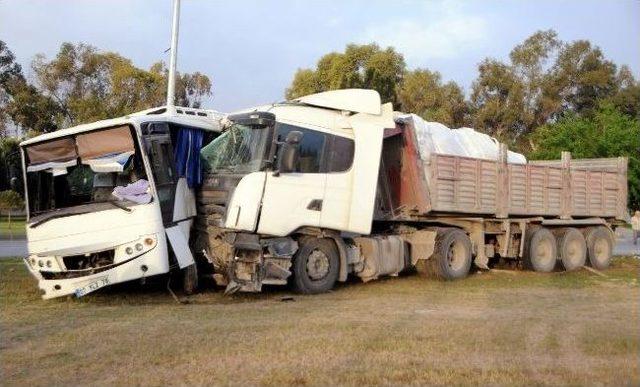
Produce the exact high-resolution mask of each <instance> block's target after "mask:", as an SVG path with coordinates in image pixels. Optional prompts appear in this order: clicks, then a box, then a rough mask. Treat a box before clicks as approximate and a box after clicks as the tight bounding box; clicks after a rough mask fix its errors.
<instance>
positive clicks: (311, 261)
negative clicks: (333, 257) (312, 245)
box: [307, 250, 329, 281]
mask: <svg viewBox="0 0 640 387" xmlns="http://www.w3.org/2000/svg"><path fill="white" fill-rule="evenodd" d="M307 274H308V275H309V278H311V279H312V280H314V281H318V280H321V279H323V278H325V277H326V276H328V275H329V256H327V254H325V253H324V252H322V251H320V250H313V252H311V254H309V258H308V259H307Z"/></svg>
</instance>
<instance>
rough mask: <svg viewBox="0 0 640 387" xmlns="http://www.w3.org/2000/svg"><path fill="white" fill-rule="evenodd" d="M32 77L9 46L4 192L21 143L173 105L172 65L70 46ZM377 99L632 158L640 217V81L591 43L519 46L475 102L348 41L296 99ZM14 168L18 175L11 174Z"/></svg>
mask: <svg viewBox="0 0 640 387" xmlns="http://www.w3.org/2000/svg"><path fill="white" fill-rule="evenodd" d="M31 68H32V73H33V79H32V80H27V79H26V77H25V75H24V73H23V70H22V67H21V66H20V65H19V64H18V63H16V61H15V57H14V55H13V54H12V53H11V51H10V50H9V48H8V47H7V45H6V44H5V43H4V42H2V41H0V133H1V134H2V135H3V140H2V144H0V161H1V162H0V176H2V177H3V178H2V179H0V191H1V190H3V189H7V187H6V186H7V184H8V183H7V181H8V179H5V178H4V177H7V176H9V174H10V173H11V169H12V168H14V169H15V160H14V159H15V156H16V152H15V150H16V147H17V141H16V140H12V139H6V138H4V137H6V132H7V130H8V128H10V127H11V126H18V127H20V128H22V129H24V130H25V131H26V132H27V135H32V134H37V133H42V132H48V131H52V130H56V129H58V128H61V127H67V126H73V125H78V124H81V123H87V122H92V121H96V120H100V119H105V118H112V117H118V116H122V115H125V114H127V113H131V112H134V111H138V110H143V109H146V108H150V107H153V106H160V105H162V104H164V101H165V90H166V82H167V68H166V66H165V65H164V63H162V62H158V63H156V64H154V65H152V66H151V67H150V68H149V69H141V68H138V67H136V66H134V65H133V64H132V62H131V61H130V60H129V59H127V58H124V57H122V56H120V55H119V54H117V53H113V52H102V51H99V50H98V49H96V48H95V47H92V46H90V45H86V44H82V43H80V44H71V43H64V44H63V45H62V46H61V47H60V51H59V52H58V54H57V55H56V56H55V58H53V59H50V60H48V59H47V58H46V57H44V56H43V55H37V56H36V57H35V59H34V60H33V62H32V64H31ZM353 87H356V88H370V89H375V90H377V91H378V92H379V93H380V95H381V97H382V100H383V101H384V102H392V103H393V104H394V108H395V109H396V110H399V111H404V112H411V113H416V114H418V115H420V116H422V117H423V118H425V119H427V120H430V121H438V122H442V123H444V124H445V125H447V126H449V127H452V128H456V127H462V126H471V127H473V128H475V129H477V130H479V131H482V132H485V133H487V134H490V135H492V136H494V137H496V138H498V139H499V140H500V141H503V142H506V143H507V144H508V145H509V146H510V147H511V148H512V149H515V150H517V151H519V152H522V153H524V154H525V155H526V156H527V157H529V158H532V159H535V158H559V157H560V151H562V150H568V151H571V152H572V153H573V154H574V156H575V157H616V156H627V157H629V193H630V203H629V204H630V206H631V207H633V208H640V124H639V122H640V83H639V82H638V81H637V80H636V79H635V78H634V76H633V74H632V72H631V71H630V69H629V68H628V67H627V66H625V65H622V66H618V65H616V64H615V63H614V62H613V61H611V60H610V59H608V58H606V57H605V55H604V54H603V52H602V50H601V49H600V48H599V47H597V46H595V45H593V44H592V43H591V42H589V41H588V40H577V41H573V42H565V41H563V40H561V39H560V38H559V37H558V34H557V33H556V32H555V31H553V30H547V31H538V32H536V33H534V34H533V35H531V36H530V37H528V38H527V39H525V40H524V41H523V42H522V43H520V44H518V45H516V46H515V47H514V48H513V49H512V50H511V52H510V53H509V59H508V60H506V61H500V60H497V59H493V58H486V59H484V60H482V61H481V62H480V63H479V64H478V74H477V77H476V79H475V80H474V81H473V82H472V84H471V87H470V89H469V91H468V93H465V91H464V90H463V88H462V87H461V86H460V85H459V84H457V83H456V82H455V81H445V80H443V78H442V75H441V74H440V73H439V72H438V71H434V70H432V69H427V68H416V69H409V68H408V67H407V65H406V63H405V60H404V57H403V55H402V54H401V53H399V52H397V51H396V50H395V49H394V48H393V47H387V48H382V47H380V46H379V45H377V44H375V43H372V44H364V45H356V44H349V45H347V46H346V48H345V50H344V52H331V53H328V54H326V55H323V56H322V57H321V58H320V59H319V60H318V62H317V64H316V66H315V67H314V68H312V69H299V70H298V71H297V72H296V73H295V74H294V76H293V80H292V82H291V84H290V85H289V87H288V88H287V89H286V90H285V96H286V98H287V99H293V98H296V97H299V96H302V95H306V94H311V93H317V92H321V91H326V90H333V89H341V88H353ZM211 89H212V85H211V81H210V79H209V78H208V77H207V76H206V75H204V74H202V73H199V72H194V73H184V74H179V76H178V77H177V86H176V92H177V95H176V103H177V104H178V105H182V106H193V107H198V106H200V104H201V103H202V100H203V99H204V98H205V97H208V96H209V95H211ZM12 165H13V166H12Z"/></svg>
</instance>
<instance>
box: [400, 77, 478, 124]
mask: <svg viewBox="0 0 640 387" xmlns="http://www.w3.org/2000/svg"><path fill="white" fill-rule="evenodd" d="M398 102H399V109H400V110H402V111H405V112H411V113H415V114H418V115H419V116H421V117H422V118H424V119H426V120H430V121H438V122H441V123H443V124H445V125H447V126H450V127H454V128H455V127H461V126H463V125H464V120H465V115H466V113H467V104H466V102H465V100H464V93H463V92H462V89H461V88H460V86H458V84H456V83H455V82H448V83H446V84H443V83H442V76H441V75H440V73H439V72H437V71H429V70H426V69H416V70H413V71H407V72H406V74H405V76H404V80H403V82H402V84H400V85H399V86H398Z"/></svg>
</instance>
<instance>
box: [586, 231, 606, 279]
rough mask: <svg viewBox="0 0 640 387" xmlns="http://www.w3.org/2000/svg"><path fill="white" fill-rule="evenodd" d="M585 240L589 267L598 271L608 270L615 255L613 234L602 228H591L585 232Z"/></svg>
mask: <svg viewBox="0 0 640 387" xmlns="http://www.w3.org/2000/svg"><path fill="white" fill-rule="evenodd" d="M585 239H586V240H587V257H588V258H589V260H588V262H589V265H590V266H591V267H593V268H595V269H598V270H604V269H606V268H608V267H609V265H610V264H611V257H612V255H613V238H612V237H611V232H610V231H609V230H608V229H607V228H606V227H602V226H598V227H589V228H588V229H587V230H586V232H585Z"/></svg>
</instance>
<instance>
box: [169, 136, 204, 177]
mask: <svg viewBox="0 0 640 387" xmlns="http://www.w3.org/2000/svg"><path fill="white" fill-rule="evenodd" d="M203 137H204V133H203V132H202V130H199V129H191V128H181V129H179V130H178V136H177V137H176V145H175V148H174V151H173V158H174V160H175V163H176V171H177V172H178V176H179V177H186V178H187V185H188V186H189V188H194V187H197V186H199V185H200V184H202V169H201V168H200V149H201V148H202V141H203Z"/></svg>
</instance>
